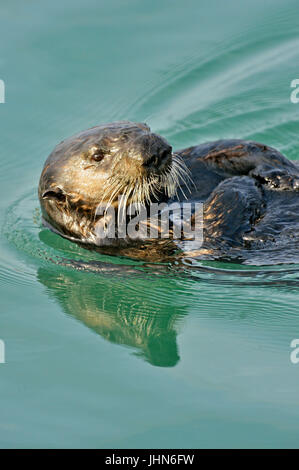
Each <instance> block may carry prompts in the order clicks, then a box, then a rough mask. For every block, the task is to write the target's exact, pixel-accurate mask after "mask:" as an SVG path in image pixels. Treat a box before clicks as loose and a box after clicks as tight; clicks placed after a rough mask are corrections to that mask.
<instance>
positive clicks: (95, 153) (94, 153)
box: [89, 147, 105, 162]
mask: <svg viewBox="0 0 299 470" xmlns="http://www.w3.org/2000/svg"><path fill="white" fill-rule="evenodd" d="M89 152H90V157H91V158H92V160H94V161H96V162H100V161H101V160H103V158H104V157H105V153H104V152H103V150H101V149H99V148H98V147H92V148H91V149H90V151H89Z"/></svg>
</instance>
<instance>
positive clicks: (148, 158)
mask: <svg viewBox="0 0 299 470" xmlns="http://www.w3.org/2000/svg"><path fill="white" fill-rule="evenodd" d="M171 155H172V147H171V146H170V145H168V144H166V143H165V144H163V145H162V146H161V145H159V146H158V145H157V146H152V147H151V148H150V149H149V150H148V151H147V152H146V154H145V155H144V158H143V162H142V165H143V166H144V167H147V168H151V167H152V168H159V167H160V166H161V165H162V164H165V163H166V162H167V161H169V160H170V159H171Z"/></svg>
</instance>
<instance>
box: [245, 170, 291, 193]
mask: <svg viewBox="0 0 299 470" xmlns="http://www.w3.org/2000/svg"><path fill="white" fill-rule="evenodd" d="M258 170H259V169H258V168H257V169H256V170H253V171H252V172H250V176H252V177H253V178H255V179H256V180H257V181H258V182H259V183H261V184H263V185H266V186H268V187H269V188H271V189H279V190H281V191H299V175H292V174H289V173H287V172H286V171H285V170H281V169H273V170H269V171H258Z"/></svg>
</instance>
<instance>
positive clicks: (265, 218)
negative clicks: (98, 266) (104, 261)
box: [39, 121, 299, 264]
mask: <svg viewBox="0 0 299 470" xmlns="http://www.w3.org/2000/svg"><path fill="white" fill-rule="evenodd" d="M120 196H121V197H120ZM39 200H40V204H41V208H42V215H43V223H44V225H46V226H47V227H49V228H50V229H51V230H52V231H54V232H56V233H58V234H60V235H61V236H63V237H65V238H68V239H70V240H72V241H74V242H77V243H79V244H82V245H83V246H85V247H86V248H89V249H96V250H98V251H100V252H103V253H108V254H116V255H121V256H128V257H131V258H135V259H136V258H137V259H144V260H148V261H171V260H178V259H184V258H197V259H226V260H231V259H234V260H236V259H237V260H239V261H241V262H242V260H244V259H245V260H246V259H247V260H248V259H250V257H251V256H252V254H253V253H256V252H257V251H259V250H262V251H263V253H264V255H265V256H264V259H265V258H266V259H267V252H269V253H271V256H272V255H273V253H279V256H278V257H277V256H276V258H275V256H274V258H275V259H276V261H277V262H296V261H297V262H299V261H298V259H296V256H295V253H298V250H297V248H298V246H299V230H298V229H299V217H298V216H299V166H298V164H297V163H296V162H292V161H290V160H288V159H287V158H286V157H284V156H283V155H282V154H281V153H280V152H279V151H277V150H275V149H274V148H271V147H268V146H267V145H263V144H260V143H257V142H252V141H247V140H237V139H232V140H218V141H216V142H208V143H205V144H200V145H197V146H193V147H189V148H187V149H183V150H179V151H175V152H174V151H173V150H172V147H171V145H170V144H169V143H168V142H167V141H166V140H165V139H164V138H163V137H161V136H159V135H157V134H155V133H153V132H151V130H150V128H149V127H148V126H147V125H146V124H143V123H133V122H129V121H120V122H115V123H111V124H103V125H100V126H96V127H93V128H91V129H88V130H86V131H83V132H80V133H78V134H76V135H74V136H73V137H70V138H68V139H66V140H64V141H63V142H61V143H60V144H59V145H57V147H56V148H55V149H54V150H53V152H52V153H51V154H50V156H49V157H48V159H47V160H46V162H45V165H44V168H43V171H42V174H41V178H40V183H39ZM120 200H121V205H122V210H123V207H127V206H128V205H130V204H132V203H135V204H137V206H138V205H140V204H143V205H145V206H146V207H148V206H150V205H152V204H154V203H167V204H173V203H182V202H183V201H187V202H191V203H193V204H196V203H203V240H202V243H200V244H198V243H195V244H192V242H184V240H183V239H181V240H180V239H175V238H174V237H171V236H170V237H168V239H165V238H163V239H162V238H158V239H155V240H153V239H144V240H143V239H140V238H139V239H137V240H136V239H134V240H131V239H130V237H125V238H123V239H121V238H117V237H116V238H114V239H109V240H107V239H105V240H104V241H103V239H99V237H98V235H97V234H98V232H97V229H98V227H99V226H101V225H103V224H106V218H105V217H106V215H107V214H103V213H100V212H98V207H99V205H103V204H104V205H105V204H106V206H109V207H113V209H114V210H115V211H116V212H118V213H119V212H120ZM192 207H195V206H192ZM195 216H196V210H195V212H194V213H193V214H192V218H193V220H194V217H195ZM125 217H127V216H126V215H125ZM126 221H127V219H126ZM172 222H173V220H172ZM170 227H173V223H172V224H170ZM170 231H171V228H170ZM264 264H267V262H265V263H264Z"/></svg>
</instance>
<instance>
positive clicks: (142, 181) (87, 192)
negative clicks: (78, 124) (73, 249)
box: [39, 121, 187, 238]
mask: <svg viewBox="0 0 299 470" xmlns="http://www.w3.org/2000/svg"><path fill="white" fill-rule="evenodd" d="M186 175H187V173H186V168H185V167H184V164H183V162H182V161H181V160H180V158H179V157H177V156H173V155H172V148H171V146H170V145H169V144H168V143H167V141H166V140H165V139H164V138H163V137H160V136H159V135H157V134H154V133H152V132H151V131H150V128H149V127H148V126H147V125H146V124H139V123H132V122H128V121H124V122H115V123H112V124H106V125H101V126H98V127H93V128H91V129H88V130H86V131H83V132H80V133H78V134H76V135H75V136H73V137H71V138H69V139H67V140H64V141H63V142H61V143H60V144H59V145H57V147H56V148H55V149H54V150H53V152H52V153H51V154H50V156H49V157H48V159H47V161H46V163H45V166H44V169H43V171H42V174H41V178H40V183H39V199H40V203H41V207H42V211H43V216H44V219H45V220H46V221H47V222H49V223H50V224H51V225H52V226H54V228H56V229H58V230H59V231H62V232H63V233H64V234H67V235H71V236H73V235H74V236H76V237H78V236H79V238H84V237H86V236H87V234H86V233H84V231H85V232H88V231H90V230H91V225H92V223H93V222H94V219H95V217H94V215H95V211H96V208H97V206H98V205H99V204H108V205H111V204H113V205H115V206H117V200H118V198H119V196H121V195H122V196H124V200H125V202H126V204H127V203H129V202H136V203H150V202H152V201H153V200H156V201H157V200H158V201H159V200H163V199H165V197H166V198H167V197H170V196H172V195H173V194H174V193H175V192H176V189H177V186H178V185H179V179H180V177H181V178H183V177H185V178H186Z"/></svg>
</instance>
